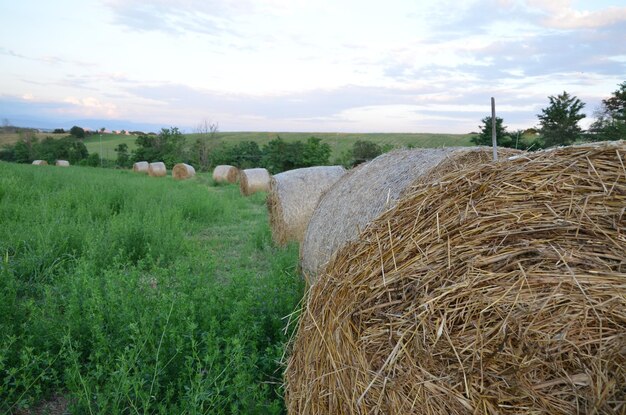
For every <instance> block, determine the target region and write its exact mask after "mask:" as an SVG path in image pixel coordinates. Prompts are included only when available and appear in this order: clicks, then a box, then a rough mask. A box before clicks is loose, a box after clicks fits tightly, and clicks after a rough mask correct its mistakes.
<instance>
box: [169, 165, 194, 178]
mask: <svg viewBox="0 0 626 415" xmlns="http://www.w3.org/2000/svg"><path fill="white" fill-rule="evenodd" d="M195 175H196V169H194V168H193V166H190V165H189V164H185V163H178V164H176V165H175V166H174V168H173V169H172V177H174V178H175V179H177V180H184V179H190V178H192V177H193V176H195Z"/></svg>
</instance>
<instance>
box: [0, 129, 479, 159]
mask: <svg viewBox="0 0 626 415" xmlns="http://www.w3.org/2000/svg"><path fill="white" fill-rule="evenodd" d="M37 136H38V137H39V138H40V139H42V138H44V137H46V136H51V137H55V138H60V137H61V136H64V135H59V134H56V135H53V134H44V133H40V134H37ZM277 136H280V137H281V138H283V139H285V141H297V140H300V141H306V139H307V138H309V137H318V138H321V139H322V142H324V143H328V144H329V145H330V148H331V151H332V153H331V156H330V159H331V161H332V160H334V159H336V158H338V157H339V156H340V155H341V154H342V153H343V152H345V151H348V150H350V149H351V148H352V146H353V145H354V143H355V142H356V141H358V140H369V141H373V142H375V143H377V144H379V145H381V146H383V145H389V146H391V147H394V148H400V147H406V146H413V147H424V148H433V147H453V146H472V145H473V144H472V143H471V141H470V138H471V137H472V136H471V135H470V134H429V133H291V132H219V133H218V134H217V140H216V142H217V143H220V144H233V145H234V144H238V143H241V142H242V141H256V142H257V143H258V144H259V146H261V147H262V146H263V145H265V144H267V143H268V142H270V141H271V140H273V139H274V138H276V137H277ZM186 137H187V144H189V145H191V143H193V142H194V141H195V140H196V139H197V137H198V135H197V134H186ZM18 139H19V136H18V135H17V134H0V146H2V145H3V144H13V143H15V142H16V141H17V140H18ZM136 139H137V137H136V136H132V135H129V136H127V135H116V134H95V135H92V136H89V137H87V138H86V139H85V140H84V142H85V146H86V147H87V150H88V151H89V153H90V154H91V153H98V154H100V155H102V157H103V158H104V159H107V160H115V158H116V157H117V154H116V153H115V148H116V147H117V146H118V145H119V144H122V143H125V144H127V145H128V149H129V151H132V150H133V149H134V148H135V140H136Z"/></svg>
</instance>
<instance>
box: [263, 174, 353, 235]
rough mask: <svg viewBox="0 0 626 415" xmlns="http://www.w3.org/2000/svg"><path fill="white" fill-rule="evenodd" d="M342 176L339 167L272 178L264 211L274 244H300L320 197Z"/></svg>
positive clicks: (278, 175) (279, 175)
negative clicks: (266, 209)
mask: <svg viewBox="0 0 626 415" xmlns="http://www.w3.org/2000/svg"><path fill="white" fill-rule="evenodd" d="M345 173H346V170H345V169H344V168H343V167H342V166H320V167H307V168H304V169H296V170H289V171H286V172H283V173H279V174H277V175H275V176H273V177H272V179H271V181H270V190H269V194H268V196H267V208H268V211H269V218H270V227H271V229H272V238H273V239H274V242H275V243H276V244H278V245H284V244H286V243H287V242H289V241H298V242H301V241H302V238H303V237H304V232H305V231H306V227H307V225H308V223H309V219H310V218H311V215H312V214H313V210H314V209H315V206H316V205H317V202H318V200H319V198H320V196H321V195H322V194H323V193H324V192H325V191H326V190H327V189H328V188H329V187H330V186H332V185H333V184H334V183H335V182H336V181H337V180H339V179H340V178H341V177H342V176H343V175H344V174H345Z"/></svg>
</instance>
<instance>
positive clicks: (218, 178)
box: [213, 164, 239, 183]
mask: <svg viewBox="0 0 626 415" xmlns="http://www.w3.org/2000/svg"><path fill="white" fill-rule="evenodd" d="M237 180H239V169H238V168H237V167H235V166H229V165H226V164H223V165H220V166H217V167H216V168H215V169H214V170H213V181H215V182H216V183H237Z"/></svg>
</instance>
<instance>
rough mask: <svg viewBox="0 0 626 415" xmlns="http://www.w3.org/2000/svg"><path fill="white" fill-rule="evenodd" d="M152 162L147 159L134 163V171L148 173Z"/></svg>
mask: <svg viewBox="0 0 626 415" xmlns="http://www.w3.org/2000/svg"><path fill="white" fill-rule="evenodd" d="M149 168H150V164H149V163H148V162H147V161H138V162H136V163H133V171H134V172H135V173H146V174H147V173H148V170H149Z"/></svg>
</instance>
